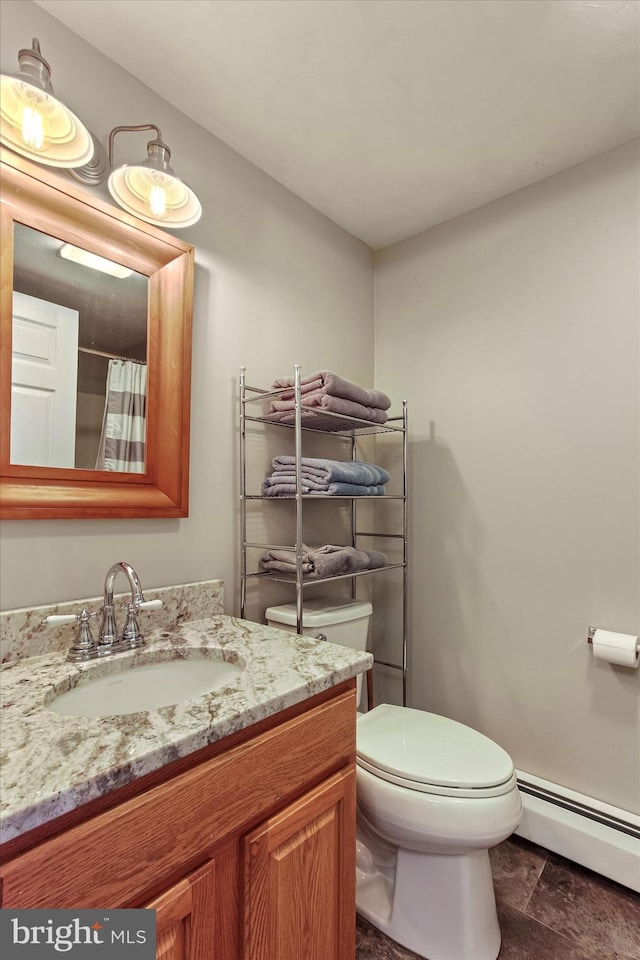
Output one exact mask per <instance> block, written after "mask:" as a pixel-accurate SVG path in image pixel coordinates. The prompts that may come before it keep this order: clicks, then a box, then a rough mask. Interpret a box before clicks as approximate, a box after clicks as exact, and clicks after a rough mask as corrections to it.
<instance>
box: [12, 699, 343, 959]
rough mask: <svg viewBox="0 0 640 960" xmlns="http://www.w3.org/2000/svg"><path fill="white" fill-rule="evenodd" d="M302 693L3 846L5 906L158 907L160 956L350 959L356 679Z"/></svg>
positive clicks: (158, 948)
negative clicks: (48, 828)
mask: <svg viewBox="0 0 640 960" xmlns="http://www.w3.org/2000/svg"><path fill="white" fill-rule="evenodd" d="M307 704H308V706H306V707H304V706H303V707H301V708H296V710H294V714H295V715H293V716H292V715H291V713H292V711H286V712H285V713H284V714H283V715H279V716H280V721H278V717H275V718H274V719H273V722H272V723H271V724H269V725H266V728H265V723H264V722H263V723H262V724H260V725H259V726H260V728H261V729H260V732H259V733H257V734H255V735H251V730H248V731H245V733H246V736H243V737H240V742H237V738H238V735H235V737H236V741H235V745H234V746H231V747H230V748H229V749H228V750H225V751H224V752H218V754H217V755H216V756H213V757H211V758H210V759H206V758H205V759H201V760H200V761H199V762H198V763H197V764H195V765H194V766H192V767H190V768H189V769H187V770H182V771H181V772H180V773H177V774H176V775H175V776H172V777H170V778H169V779H167V780H165V781H164V782H161V783H159V784H157V785H155V786H153V787H151V788H150V789H148V790H146V791H145V792H144V793H141V794H139V795H138V796H135V797H133V798H132V799H128V800H125V801H123V802H121V803H118V804H116V805H115V806H113V807H112V808H110V809H108V810H106V811H104V812H101V813H99V814H97V815H95V816H91V817H89V818H87V819H86V820H83V821H82V822H80V823H77V824H76V825H74V826H72V827H70V828H69V829H67V830H64V831H63V832H60V833H59V834H57V835H55V836H50V837H48V838H47V839H44V840H42V841H41V842H40V843H37V844H36V845H34V846H33V847H32V848H31V849H26V850H23V852H20V853H18V854H17V855H16V856H14V857H11V858H7V859H6V860H5V861H4V862H3V863H2V866H1V867H0V875H1V877H2V906H3V907H42V908H46V909H54V908H57V907H60V908H65V907H96V908H109V907H111V908H116V907H143V906H144V907H151V908H153V909H155V910H156V922H157V950H156V956H157V960H353V958H354V954H355V816H356V813H355V681H347V682H346V683H343V684H341V685H340V686H338V687H336V688H334V690H333V691H330V692H328V693H325V694H322V695H320V696H319V697H315V698H313V699H311V700H309V701H307ZM282 716H285V717H288V719H284V720H282ZM231 739H232V740H233V738H231ZM217 746H218V750H219V745H217ZM201 753H202V751H201Z"/></svg>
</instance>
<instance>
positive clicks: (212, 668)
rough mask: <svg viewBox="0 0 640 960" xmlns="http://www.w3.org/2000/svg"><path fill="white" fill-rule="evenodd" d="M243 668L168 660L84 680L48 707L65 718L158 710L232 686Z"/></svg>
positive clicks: (202, 662) (199, 659)
mask: <svg viewBox="0 0 640 960" xmlns="http://www.w3.org/2000/svg"><path fill="white" fill-rule="evenodd" d="M241 673H242V666H240V665H239V664H237V663H228V662H227V661H226V660H205V659H202V658H198V659H190V660H168V661H164V662H163V663H147V664H144V665H143V666H139V667H135V666H131V667H127V668H125V669H123V670H121V671H119V672H118V673H109V674H107V675H106V676H99V677H95V678H94V679H92V680H85V681H81V682H80V684H79V685H78V686H77V687H74V689H73V690H69V691H67V692H66V693H61V694H60V695H59V696H57V697H56V698H55V699H54V700H52V702H51V703H50V704H49V705H48V708H49V710H53V711H54V713H59V714H61V715H62V716H64V717H114V716H122V715H123V714H127V713H139V712H140V711H141V710H157V709H158V708H159V707H170V706H173V705H175V704H177V703H184V702H185V701H187V700H194V699H196V698H197V697H202V696H204V695H205V694H207V693H210V692H211V691H212V690H216V689H217V688H218V687H223V686H225V685H226V684H228V683H232V682H233V681H234V680H235V679H236V678H237V677H238V676H239V675H240V674H241Z"/></svg>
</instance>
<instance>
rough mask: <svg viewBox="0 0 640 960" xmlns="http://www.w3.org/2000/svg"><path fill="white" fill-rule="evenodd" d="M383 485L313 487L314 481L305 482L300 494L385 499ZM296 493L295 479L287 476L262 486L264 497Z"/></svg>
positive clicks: (348, 484) (269, 478)
mask: <svg viewBox="0 0 640 960" xmlns="http://www.w3.org/2000/svg"><path fill="white" fill-rule="evenodd" d="M385 492H386V491H385V487H384V485H383V484H375V485H372V486H367V484H365V483H330V484H328V485H326V486H324V485H321V487H320V489H318V486H317V484H316V486H315V487H314V486H313V481H309V480H303V481H302V483H301V487H300V493H308V494H311V495H312V496H316V497H327V496H328V497H384V495H385ZM295 493H296V481H295V477H288V476H285V477H284V479H282V480H278V479H277V478H276V477H275V476H274V477H268V478H267V479H266V480H265V481H264V482H263V484H262V495H263V496H264V497H294V496H295Z"/></svg>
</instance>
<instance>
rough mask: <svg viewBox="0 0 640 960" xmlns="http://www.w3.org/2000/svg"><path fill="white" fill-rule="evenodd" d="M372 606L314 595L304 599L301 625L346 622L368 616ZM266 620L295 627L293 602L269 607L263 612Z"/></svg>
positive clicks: (316, 625)
mask: <svg viewBox="0 0 640 960" xmlns="http://www.w3.org/2000/svg"><path fill="white" fill-rule="evenodd" d="M372 613H373V607H372V606H371V604H370V603H366V602H359V601H355V600H343V599H340V598H336V597H333V598H332V597H316V598H315V599H314V600H305V602H304V606H303V609H302V625H303V627H330V626H332V625H333V624H336V623H347V622H348V621H349V620H359V619H361V618H362V617H370V616H371V614H372ZM265 617H266V619H267V620H270V621H273V622H274V623H285V624H287V626H290V627H295V626H297V623H298V618H297V613H296V605H295V603H284V604H282V605H281V606H279V607H269V608H268V609H267V611H266V613H265Z"/></svg>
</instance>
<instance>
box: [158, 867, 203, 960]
mask: <svg viewBox="0 0 640 960" xmlns="http://www.w3.org/2000/svg"><path fill="white" fill-rule="evenodd" d="M217 880H218V877H217V869H216V861H215V860H211V861H209V863H207V864H206V865H205V866H204V867H202V868H201V869H200V870H197V871H196V872H195V873H192V874H191V875H190V876H188V877H185V879H184V880H180V881H179V882H178V883H176V884H175V885H174V886H173V887H171V888H170V889H169V890H167V891H166V892H165V893H163V894H161V895H160V896H159V897H157V898H156V899H155V900H153V901H152V902H151V903H149V904H147V906H148V907H149V908H150V909H154V910H155V911H156V935H157V938H156V960H213V958H214V957H216V956H217V954H216V952H215V937H216V929H215V925H216V913H215V899H216V886H217Z"/></svg>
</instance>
